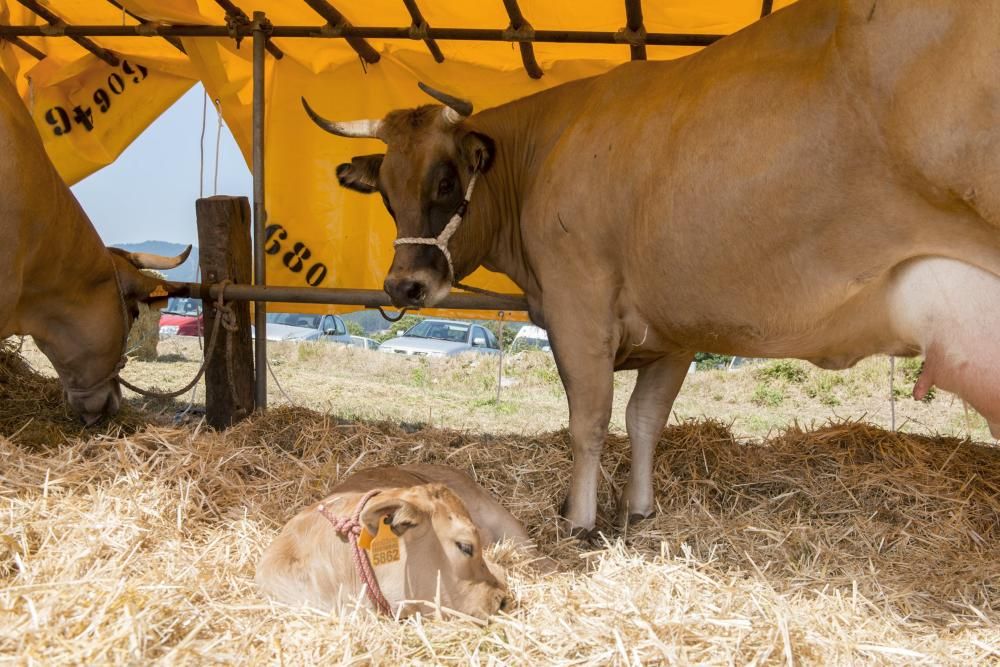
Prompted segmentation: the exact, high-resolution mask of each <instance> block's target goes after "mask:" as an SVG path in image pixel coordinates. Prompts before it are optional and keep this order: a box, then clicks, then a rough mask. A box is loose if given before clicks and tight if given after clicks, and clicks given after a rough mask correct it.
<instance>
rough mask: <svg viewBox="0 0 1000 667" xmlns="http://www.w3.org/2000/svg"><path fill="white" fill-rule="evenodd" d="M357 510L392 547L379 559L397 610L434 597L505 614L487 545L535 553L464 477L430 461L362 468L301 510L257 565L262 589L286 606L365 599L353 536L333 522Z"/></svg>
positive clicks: (378, 572) (505, 597) (381, 582)
mask: <svg viewBox="0 0 1000 667" xmlns="http://www.w3.org/2000/svg"><path fill="white" fill-rule="evenodd" d="M372 492H374V495H371V497H370V498H369V499H367V501H365V502H363V503H362V501H363V500H364V499H365V497H366V495H369V494H371V493H372ZM359 503H362V505H363V506H362V507H361V508H360V510H359V508H358V505H359ZM355 513H358V514H359V518H360V524H361V526H362V527H364V528H365V529H366V530H367V531H368V533H369V534H370V535H376V536H377V537H376V538H375V539H376V540H388V542H389V543H390V548H389V550H388V551H384V550H383V551H381V552H380V553H381V557H379V558H373V559H372V560H373V561H374V563H373V565H374V573H375V576H376V578H377V584H378V587H379V588H381V591H382V594H383V595H384V596H385V599H386V600H387V601H388V603H389V607H390V609H391V611H392V613H395V614H398V615H400V616H406V615H409V614H412V613H415V612H417V611H422V612H424V613H426V612H428V611H429V610H431V609H432V608H433V606H431V601H439V602H440V604H441V606H442V607H446V608H448V609H452V610H455V611H458V612H461V613H463V614H466V615H469V616H475V617H478V618H486V617H488V616H489V615H491V614H493V613H495V612H496V611H498V610H504V609H507V607H508V605H509V604H510V596H509V592H508V589H507V583H506V577H505V576H504V572H503V570H502V569H501V568H500V567H499V566H497V565H496V564H495V563H492V562H491V561H489V560H488V559H487V558H486V557H485V556H484V555H483V551H482V547H483V545H490V544H494V543H497V542H499V541H501V540H504V539H509V540H512V541H513V542H514V543H516V544H517V545H519V546H521V547H525V548H530V547H529V545H530V542H529V538H528V535H527V533H526V532H525V530H524V528H523V527H522V526H521V524H520V523H518V521H517V519H515V518H514V517H513V516H512V515H511V514H510V512H508V511H507V510H505V509H504V508H503V507H501V506H500V505H499V504H498V503H497V502H496V501H495V500H493V498H492V497H490V495H489V494H488V493H487V492H486V491H484V490H483V489H482V488H480V487H479V486H477V485H476V484H475V482H473V481H472V480H471V479H470V478H469V477H468V476H467V475H465V474H464V473H462V472H460V471H458V470H455V469H453V468H448V467H445V466H433V465H409V466H400V467H395V466H385V467H380V468H371V469H369V470H364V471H361V472H359V473H356V474H354V475H351V476H350V477H348V478H347V479H345V480H344V481H342V482H341V483H340V484H338V485H337V486H336V487H334V489H333V491H332V493H331V494H330V495H329V496H327V497H326V498H324V499H323V500H322V501H321V502H319V503H314V504H312V505H310V506H309V507H307V508H306V509H304V510H302V511H301V512H299V513H298V514H297V515H296V516H295V517H294V518H292V520H291V521H289V522H288V523H287V524H286V525H285V527H284V528H283V529H282V531H281V533H280V534H279V535H278V537H277V538H276V539H275V540H274V542H273V543H272V544H271V546H269V547H268V548H267V550H266V551H265V552H264V556H263V558H262V559H261V562H260V564H259V565H258V566H257V584H258V585H259V586H260V588H261V590H263V591H264V592H265V593H267V594H268V595H270V596H271V597H273V598H275V599H277V600H280V601H281V602H285V603H288V604H292V605H309V606H312V607H316V608H319V609H324V610H325V609H331V608H339V607H341V606H342V605H344V604H345V603H350V602H354V601H356V600H358V599H359V596H360V595H361V592H362V587H363V582H362V578H361V575H360V574H359V572H358V570H357V568H356V566H355V562H354V560H353V554H352V547H351V545H350V544H349V542H348V539H347V537H346V536H345V534H344V533H343V532H340V531H339V530H338V528H337V527H335V525H334V524H335V523H342V522H344V521H346V520H349V518H350V517H351V516H352V515H354V514H355ZM383 524H385V527H383ZM380 528H381V529H382V531H383V535H378V533H379V530H380ZM364 541H365V540H364V534H363V537H362V542H364ZM375 552H376V549H375V547H374V545H373V546H372V553H373V554H375ZM386 554H388V555H386ZM369 557H371V556H369Z"/></svg>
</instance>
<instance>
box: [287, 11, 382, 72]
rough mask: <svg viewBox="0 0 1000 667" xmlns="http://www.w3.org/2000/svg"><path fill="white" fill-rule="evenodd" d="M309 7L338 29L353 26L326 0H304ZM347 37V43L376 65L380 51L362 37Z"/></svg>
mask: <svg viewBox="0 0 1000 667" xmlns="http://www.w3.org/2000/svg"><path fill="white" fill-rule="evenodd" d="M304 1H305V3H306V4H307V5H309V7H311V8H312V10H313V11H314V12H316V13H317V14H319V15H320V16H322V17H323V18H324V19H326V22H327V24H328V25H330V26H331V27H333V28H337V29H341V30H343V29H348V28H351V27H352V26H351V22H350V21H348V20H347V19H346V18H344V15H343V14H341V13H340V12H338V11H337V10H336V8H335V7H334V6H333V5H331V4H330V3H329V2H326V0H304ZM345 39H346V40H347V43H348V44H350V45H351V48H352V49H354V51H355V52H356V53H357V54H358V56H360V57H361V59H362V60H363V61H365V62H366V63H368V64H370V65H374V64H375V63H377V62H378V61H379V59H380V58H381V56H379V54H378V51H376V50H375V49H374V48H372V45H371V44H369V43H368V42H366V41H365V40H364V39H362V38H360V37H353V36H346V35H345Z"/></svg>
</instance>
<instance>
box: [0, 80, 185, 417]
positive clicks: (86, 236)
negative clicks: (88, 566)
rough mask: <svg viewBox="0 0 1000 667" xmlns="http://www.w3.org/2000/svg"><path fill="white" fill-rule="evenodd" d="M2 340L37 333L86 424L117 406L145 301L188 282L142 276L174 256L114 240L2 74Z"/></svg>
mask: <svg viewBox="0 0 1000 667" xmlns="http://www.w3.org/2000/svg"><path fill="white" fill-rule="evenodd" d="M0 155H3V159H2V160H0V236H2V237H3V245H2V247H0V340H2V339H4V338H6V337H7V336H11V335H15V334H21V335H31V336H32V338H34V339H35V343H37V344H38V347H39V349H40V350H41V351H42V352H44V353H45V356H46V357H48V358H49V361H51V362H52V365H53V366H54V367H55V369H56V372H57V373H58V374H59V379H60V380H61V381H62V384H63V388H64V389H65V392H66V398H67V400H68V402H69V404H70V407H72V408H73V409H74V410H75V411H76V412H77V413H79V415H80V417H81V418H83V420H84V421H85V422H86V423H87V424H92V423H94V422H96V421H97V420H98V419H100V418H101V417H102V416H104V415H111V414H114V413H115V412H117V410H118V406H119V403H120V401H121V388H120V387H119V385H118V381H117V380H116V379H114V377H113V376H114V375H116V374H117V373H116V371H117V369H118V368H119V363H120V362H121V361H122V358H123V357H122V355H123V354H124V352H125V350H124V347H125V341H126V338H127V336H128V331H129V328H130V327H131V324H132V320H133V319H134V318H135V317H136V315H137V313H138V305H137V304H138V303H139V302H143V303H149V304H151V305H152V307H154V308H162V307H163V306H164V305H165V304H166V297H167V296H168V295H170V294H173V293H175V292H179V291H180V288H178V287H177V286H175V285H172V284H171V283H168V282H165V281H163V280H159V279H156V278H152V277H150V276H146V275H143V274H142V273H140V272H139V269H140V268H148V269H170V268H173V267H175V266H177V265H178V264H180V263H181V262H183V261H184V260H185V259H186V258H187V255H188V252H189V251H190V247H189V248H188V249H187V250H186V251H184V252H183V253H182V254H181V255H179V256H178V257H174V258H169V257H160V256H157V255H149V254H146V253H128V252H125V251H122V250H118V249H116V248H106V247H105V246H104V244H103V243H102V242H101V239H100V237H99V236H98V235H97V230H95V229H94V226H93V225H92V224H91V222H90V220H89V219H88V218H87V215H86V214H85V213H84V212H83V209H82V208H80V204H79V203H78V202H77V201H76V198H75V197H74V196H73V193H72V192H70V189H69V188H68V187H67V186H66V184H65V183H64V182H63V180H62V178H60V176H59V174H58V173H57V172H56V169H55V166H54V165H53V164H52V161H51V160H49V157H48V155H46V153H45V148H44V147H43V146H42V140H41V138H40V137H39V136H38V130H37V129H36V128H35V124H34V123H33V122H32V121H31V117H30V116H29V115H28V112H27V111H26V110H25V108H24V104H23V103H22V102H21V99H20V98H19V97H18V95H17V92H16V91H15V89H14V86H13V84H12V83H11V82H10V81H9V80H8V79H7V77H6V76H4V75H3V74H0Z"/></svg>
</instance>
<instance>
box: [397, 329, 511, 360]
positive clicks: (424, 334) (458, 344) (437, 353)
mask: <svg viewBox="0 0 1000 667" xmlns="http://www.w3.org/2000/svg"><path fill="white" fill-rule="evenodd" d="M378 349H379V351H380V352H385V353H387V354H405V355H409V356H417V357H453V356H455V355H458V354H462V353H463V352H477V353H479V354H500V345H499V343H497V338H496V336H494V335H493V332H492V331H490V330H489V329H487V328H486V327H484V326H482V325H480V324H473V323H471V322H461V321H458V320H424V321H423V322H420V323H418V324H416V325H414V326H412V327H410V328H409V329H408V330H407V331H406V332H405V333H403V332H400V333H399V334H397V337H396V338H392V339H390V340H387V341H385V342H384V343H382V345H381V346H380V347H379V348H378Z"/></svg>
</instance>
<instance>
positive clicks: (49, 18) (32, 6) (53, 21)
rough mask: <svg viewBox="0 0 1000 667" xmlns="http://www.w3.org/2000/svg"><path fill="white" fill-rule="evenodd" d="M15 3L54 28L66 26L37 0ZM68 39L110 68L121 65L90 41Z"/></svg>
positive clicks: (105, 50) (85, 39)
mask: <svg viewBox="0 0 1000 667" xmlns="http://www.w3.org/2000/svg"><path fill="white" fill-rule="evenodd" d="M17 1H18V2H19V3H21V5H23V6H24V7H25V8H26V9H28V10H30V11H32V12H34V13H35V14H38V16H40V17H42V19H44V20H45V21H46V22H47V23H48V24H49V25H54V26H61V25H66V22H65V21H63V20H62V19H61V18H59V16H58V15H56V14H54V13H52V12H51V11H50V10H48V9H47V8H45V7H42V6H41V5H40V4H39V3H38V2H37V0H17ZM70 39H72V40H73V41H74V42H76V43H77V44H79V45H80V46H82V47H83V48H85V49H87V50H88V51H90V52H91V53H93V54H94V55H95V56H97V57H98V58H100V59H101V60H103V61H104V62H106V63H107V64H109V65H111V66H112V67H118V66H119V65H120V64H121V58H119V57H118V56H117V55H115V54H114V53H112V52H111V51H108V50H107V49H105V48H104V47H101V46H98V45H97V44H94V43H93V42H92V41H90V39H88V38H86V37H70Z"/></svg>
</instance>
